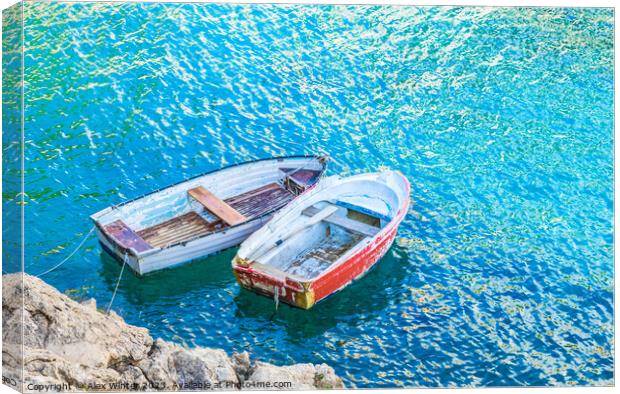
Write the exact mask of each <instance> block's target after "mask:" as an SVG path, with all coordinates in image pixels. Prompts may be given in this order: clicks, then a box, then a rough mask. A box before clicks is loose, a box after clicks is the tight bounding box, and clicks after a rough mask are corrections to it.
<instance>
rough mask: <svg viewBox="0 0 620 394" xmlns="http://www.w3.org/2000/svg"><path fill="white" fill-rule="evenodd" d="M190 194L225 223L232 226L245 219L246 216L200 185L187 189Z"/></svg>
mask: <svg viewBox="0 0 620 394" xmlns="http://www.w3.org/2000/svg"><path fill="white" fill-rule="evenodd" d="M187 193H188V194H189V195H190V196H192V197H193V198H195V199H196V201H198V202H199V203H201V204H202V205H203V206H204V207H205V208H206V209H208V210H209V212H211V213H212V214H214V215H215V216H217V217H218V218H220V219H222V220H223V221H224V222H225V223H226V224H228V225H230V226H234V225H236V224H240V223H243V222H245V221H247V218H246V217H245V216H243V215H242V214H240V213H239V212H238V211H237V210H236V209H235V208H233V207H231V206H230V205H228V204H226V203H225V202H224V201H222V200H220V199H219V198H218V197H217V196H216V195H215V194H213V193H211V192H210V191H208V190H207V189H205V188H204V187H202V186H198V187H195V188H193V189H190V190H188V192H187Z"/></svg>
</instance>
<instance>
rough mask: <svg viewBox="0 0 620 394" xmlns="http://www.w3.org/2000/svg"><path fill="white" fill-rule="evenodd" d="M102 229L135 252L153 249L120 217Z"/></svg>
mask: <svg viewBox="0 0 620 394" xmlns="http://www.w3.org/2000/svg"><path fill="white" fill-rule="evenodd" d="M104 231H105V232H106V233H107V234H108V235H109V236H111V237H112V238H113V239H114V240H116V242H117V243H118V244H119V245H121V246H122V247H124V248H126V249H129V248H134V249H135V250H136V252H144V251H147V250H149V249H153V247H152V246H151V245H149V244H148V243H147V242H146V241H145V240H144V239H142V237H140V236H139V235H138V234H137V233H135V232H134V231H133V230H132V229H130V228H129V226H127V225H126V224H125V222H123V221H122V220H120V219H118V220H115V221H113V222H112V223H110V224H107V225H105V226H104Z"/></svg>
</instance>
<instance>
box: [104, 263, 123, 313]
mask: <svg viewBox="0 0 620 394" xmlns="http://www.w3.org/2000/svg"><path fill="white" fill-rule="evenodd" d="M126 265H127V252H125V257H123V266H122V267H121V273H120V275H118V280H117V281H116V286H115V287H114V293H112V298H111V299H110V303H109V304H108V307H107V308H106V311H105V313H106V314H107V315H109V314H110V309H112V303H113V302H114V297H116V292H117V290H118V285H119V284H120V283H121V278H122V277H123V272H124V271H125V266H126Z"/></svg>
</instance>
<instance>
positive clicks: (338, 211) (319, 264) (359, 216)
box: [254, 201, 390, 281]
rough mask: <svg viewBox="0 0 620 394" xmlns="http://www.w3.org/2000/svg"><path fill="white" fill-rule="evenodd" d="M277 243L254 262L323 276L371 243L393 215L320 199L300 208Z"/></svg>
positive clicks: (299, 275) (300, 276) (296, 274)
mask: <svg viewBox="0 0 620 394" xmlns="http://www.w3.org/2000/svg"><path fill="white" fill-rule="evenodd" d="M300 219H301V220H300V221H299V224H298V225H297V226H291V227H290V231H287V232H286V234H285V235H283V236H282V237H281V238H280V240H278V241H277V242H276V243H275V246H273V247H272V248H269V249H263V250H260V251H258V253H257V254H256V255H257V256H259V257H258V258H256V259H255V260H254V261H256V262H257V263H258V264H259V265H261V266H263V267H264V268H266V270H267V271H271V272H274V270H275V271H276V272H277V271H279V272H281V273H284V274H285V275H287V276H289V277H291V278H295V279H297V280H305V281H307V280H311V279H314V278H316V277H317V276H319V275H321V274H322V273H323V272H325V271H326V270H328V269H329V268H330V267H332V266H334V265H336V264H338V262H339V261H340V260H341V259H342V258H343V257H345V255H347V253H348V252H349V251H351V250H353V249H356V248H357V247H360V246H362V244H364V243H367V242H370V240H372V239H373V238H374V237H375V236H376V235H377V234H378V233H379V232H380V231H381V229H382V228H383V227H384V226H385V225H386V224H387V223H388V222H389V220H390V218H388V217H385V216H383V215H381V214H379V213H377V212H373V211H370V210H368V209H365V208H362V207H358V206H353V205H350V204H347V203H345V202H343V201H321V202H318V203H316V204H313V205H312V206H310V207H307V208H305V209H303V210H302V211H301V215H300Z"/></svg>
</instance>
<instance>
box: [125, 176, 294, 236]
mask: <svg viewBox="0 0 620 394" xmlns="http://www.w3.org/2000/svg"><path fill="white" fill-rule="evenodd" d="M294 197H295V195H294V194H293V193H291V192H289V191H287V190H285V189H284V188H282V187H281V186H280V185H278V184H277V183H271V184H268V185H265V186H262V187H260V188H257V189H254V190H250V191H248V192H245V193H243V194H239V195H237V196H234V197H231V198H228V199H226V200H224V202H226V204H228V205H230V206H231V207H233V208H234V209H235V210H236V211H237V212H239V213H240V214H241V215H243V216H245V217H246V218H247V219H248V220H251V219H253V218H256V217H258V216H260V215H262V214H264V213H266V212H269V211H271V210H273V209H277V208H281V207H283V206H284V205H286V204H287V203H288V202H289V201H291V200H292V199H293V198H294ZM226 227H228V225H227V224H226V223H224V222H223V221H222V220H220V219H215V220H213V221H210V222H209V221H207V220H205V219H204V218H203V217H202V216H200V215H199V214H197V213H196V212H193V211H192V212H189V213H186V214H183V215H180V216H177V217H175V218H173V219H170V220H167V221H165V222H162V223H159V224H156V225H154V226H152V227H148V228H145V229H143V230H140V231H138V232H137V234H138V235H140V237H142V239H144V240H145V241H146V242H148V243H149V244H150V245H152V246H154V247H165V246H167V245H173V244H177V243H180V242H185V241H188V240H190V239H193V238H196V237H199V236H203V235H207V234H209V233H212V232H215V231H218V230H222V229H224V228H226Z"/></svg>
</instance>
